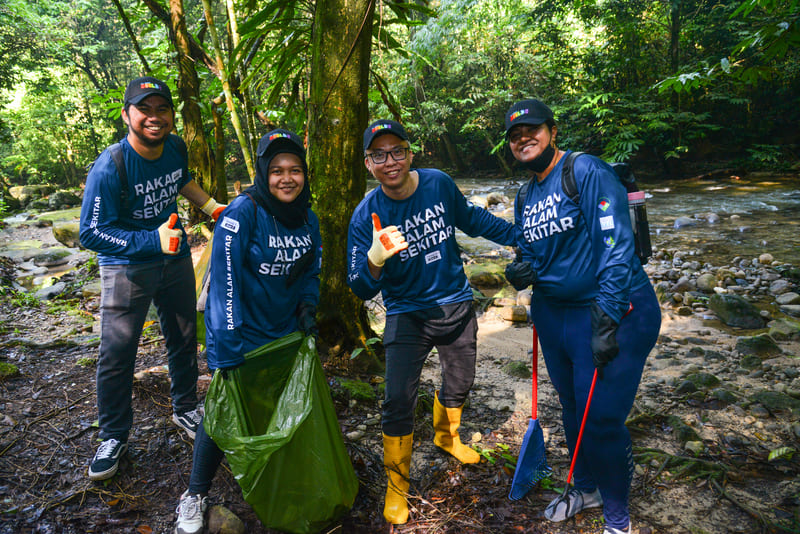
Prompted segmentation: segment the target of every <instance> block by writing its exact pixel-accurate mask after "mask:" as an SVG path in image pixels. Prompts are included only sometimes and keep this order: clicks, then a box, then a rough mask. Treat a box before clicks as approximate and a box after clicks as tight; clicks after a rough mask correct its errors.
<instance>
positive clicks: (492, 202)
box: [486, 192, 508, 206]
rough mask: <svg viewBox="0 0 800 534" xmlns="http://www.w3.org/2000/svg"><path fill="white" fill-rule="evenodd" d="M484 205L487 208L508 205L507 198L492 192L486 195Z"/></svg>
mask: <svg viewBox="0 0 800 534" xmlns="http://www.w3.org/2000/svg"><path fill="white" fill-rule="evenodd" d="M486 203H487V204H488V205H489V206H496V205H497V204H508V197H507V196H505V195H504V194H502V193H497V192H492V193H489V194H488V195H486Z"/></svg>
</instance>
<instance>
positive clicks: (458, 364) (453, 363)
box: [434, 311, 478, 408]
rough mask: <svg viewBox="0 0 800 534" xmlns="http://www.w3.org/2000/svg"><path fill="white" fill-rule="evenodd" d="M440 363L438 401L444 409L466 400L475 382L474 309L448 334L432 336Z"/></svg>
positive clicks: (476, 345)
mask: <svg viewBox="0 0 800 534" xmlns="http://www.w3.org/2000/svg"><path fill="white" fill-rule="evenodd" d="M434 343H435V345H436V348H437V349H438V351H439V362H440V363H441V365H442V387H441V389H440V390H439V402H440V403H442V406H444V407H445V408H458V407H460V406H463V404H464V402H465V401H466V400H467V395H468V394H469V390H470V389H471V388H472V384H473V383H474V382H475V359H476V357H477V353H478V322H477V320H476V319H475V312H474V311H473V312H471V313H469V314H468V315H467V316H466V317H465V318H464V320H463V321H462V322H461V324H459V325H457V326H456V328H454V329H453V331H452V332H451V333H450V334H449V335H447V336H440V337H437V338H434Z"/></svg>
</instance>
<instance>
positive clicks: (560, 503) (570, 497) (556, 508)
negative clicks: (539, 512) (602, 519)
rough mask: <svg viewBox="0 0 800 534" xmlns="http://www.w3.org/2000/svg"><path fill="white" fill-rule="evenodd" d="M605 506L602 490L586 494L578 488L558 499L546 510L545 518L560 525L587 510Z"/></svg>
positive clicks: (571, 489) (551, 502) (570, 490)
mask: <svg viewBox="0 0 800 534" xmlns="http://www.w3.org/2000/svg"><path fill="white" fill-rule="evenodd" d="M597 506H603V498H602V497H601V496H600V490H599V489H596V490H594V491H593V492H591V493H584V492H583V491H581V490H579V489H577V488H570V489H569V490H568V491H567V492H566V493H565V494H564V495H561V496H560V497H556V498H555V499H553V500H552V501H550V504H548V505H547V508H545V510H544V516H545V517H546V518H547V519H549V520H550V521H553V522H554V523H558V522H559V521H564V520H566V519H569V518H570V517H572V516H574V515H575V514H577V513H578V512H580V511H581V510H584V509H586V508H595V507H597Z"/></svg>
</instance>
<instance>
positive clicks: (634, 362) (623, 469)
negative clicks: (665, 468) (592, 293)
mask: <svg viewBox="0 0 800 534" xmlns="http://www.w3.org/2000/svg"><path fill="white" fill-rule="evenodd" d="M631 301H632V302H633V311H632V312H631V314H630V315H628V316H627V317H625V318H623V319H622V321H621V322H620V325H619V329H618V330H617V342H618V343H619V348H620V351H619V354H618V355H617V357H616V358H614V360H612V361H611V363H609V364H608V365H607V366H606V369H605V373H604V378H603V380H600V379H598V380H597V386H596V387H595V392H594V396H595V398H594V399H593V400H592V406H591V408H590V409H589V416H588V418H587V422H586V429H585V431H584V436H583V439H584V440H585V447H586V448H585V453H586V458H587V459H588V461H589V465H590V466H591V469H592V475H593V476H594V478H595V479H596V480H597V484H598V486H599V488H600V493H601V494H602V496H603V502H604V504H603V515H604V517H605V520H606V525H607V526H609V527H613V528H625V527H627V525H628V523H629V522H630V515H629V512H628V498H629V492H630V482H631V478H632V475H633V456H632V450H631V439H630V434H629V433H628V429H627V428H626V427H625V420H626V419H627V417H628V414H629V413H630V410H631V407H632V406H633V401H634V398H635V397H636V391H637V389H638V387H639V382H640V380H641V376H642V370H643V369H644V364H645V361H646V360H647V356H648V354H649V353H650V350H651V349H652V348H653V346H654V345H655V343H656V340H657V338H658V332H659V329H660V326H661V309H660V307H659V305H658V300H657V299H656V296H655V293H654V292H653V289H652V287H651V286H650V285H648V286H646V287H644V288H642V289H640V290H638V291H636V292H634V293H633V294H632V295H631ZM581 447H583V445H582V446H581Z"/></svg>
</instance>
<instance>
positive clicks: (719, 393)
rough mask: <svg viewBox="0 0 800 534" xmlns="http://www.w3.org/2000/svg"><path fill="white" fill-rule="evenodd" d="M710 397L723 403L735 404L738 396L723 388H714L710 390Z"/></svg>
mask: <svg viewBox="0 0 800 534" xmlns="http://www.w3.org/2000/svg"><path fill="white" fill-rule="evenodd" d="M711 397H712V398H714V399H716V400H718V401H720V402H721V403H723V404H726V405H727V404H735V403H736V402H738V401H739V398H738V397H737V396H736V395H734V394H733V393H731V392H730V391H728V390H727V389H724V388H716V389H714V390H712V391H711Z"/></svg>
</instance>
